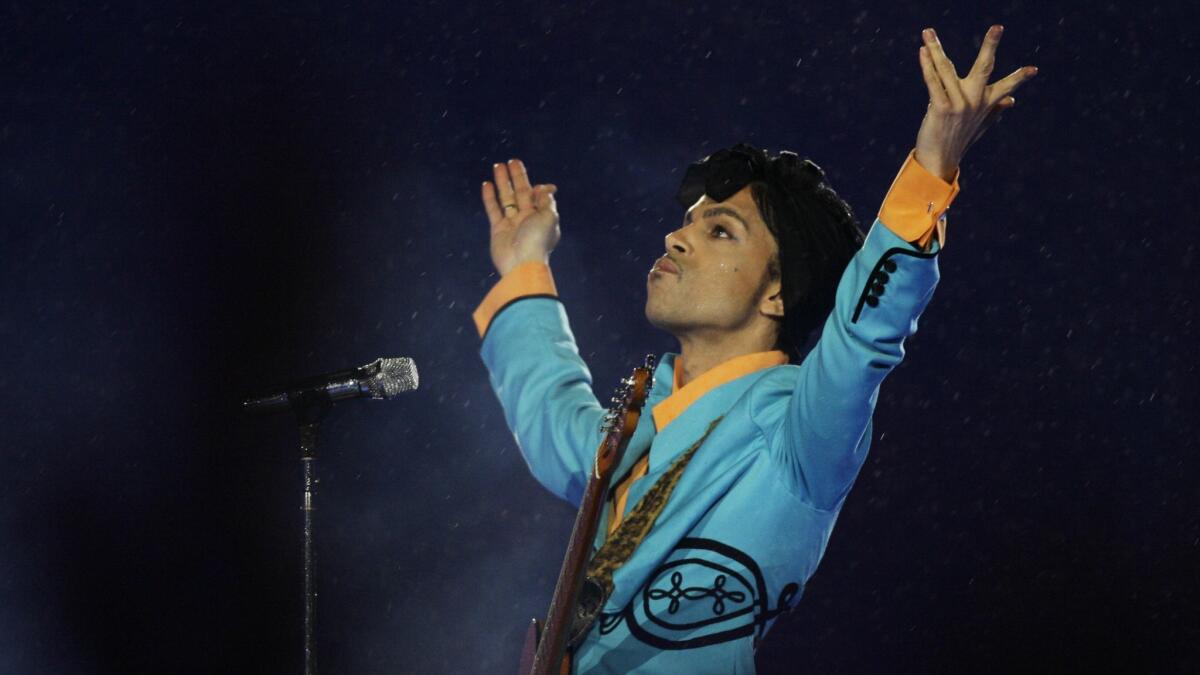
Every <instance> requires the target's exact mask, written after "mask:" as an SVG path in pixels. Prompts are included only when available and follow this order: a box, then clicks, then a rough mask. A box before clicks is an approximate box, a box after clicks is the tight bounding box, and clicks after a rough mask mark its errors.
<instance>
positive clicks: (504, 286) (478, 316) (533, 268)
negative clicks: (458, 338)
mask: <svg viewBox="0 0 1200 675" xmlns="http://www.w3.org/2000/svg"><path fill="white" fill-rule="evenodd" d="M527 295H554V296H557V295H558V289H556V288H555V287H554V277H553V276H552V275H551V274H550V266H549V265H547V264H546V263H542V262H537V261H536V260H535V261H531V262H526V263H521V264H520V265H517V266H516V267H514V268H512V269H511V270H509V271H508V274H505V275H504V276H503V277H500V281H497V282H496V285H495V286H492V290H490V291H488V294H487V295H486V296H484V298H483V302H481V303H479V307H477V308H476V309H475V312H474V313H472V314H471V318H472V319H474V320H475V329H476V330H478V331H479V337H481V338H482V337H483V335H484V333H487V329H488V326H489V325H491V323H492V319H493V318H494V317H495V316H496V312H499V311H500V310H501V309H502V308H503V307H504V306H505V305H507V304H508V303H510V302H512V301H513V300H516V299H517V298H523V297H525V296H527Z"/></svg>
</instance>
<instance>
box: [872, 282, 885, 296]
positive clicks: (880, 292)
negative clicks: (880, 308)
mask: <svg viewBox="0 0 1200 675" xmlns="http://www.w3.org/2000/svg"><path fill="white" fill-rule="evenodd" d="M871 292H872V293H874V294H875V295H883V284H875V285H874V286H872V287H871Z"/></svg>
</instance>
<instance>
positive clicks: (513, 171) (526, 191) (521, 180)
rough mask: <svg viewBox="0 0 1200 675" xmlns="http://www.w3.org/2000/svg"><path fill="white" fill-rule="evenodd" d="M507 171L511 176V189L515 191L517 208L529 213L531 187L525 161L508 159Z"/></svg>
mask: <svg viewBox="0 0 1200 675" xmlns="http://www.w3.org/2000/svg"><path fill="white" fill-rule="evenodd" d="M508 173H509V175H511V176H512V184H513V189H514V190H515V191H516V196H517V208H518V209H519V210H520V212H521V213H529V212H530V211H532V210H533V188H532V187H531V186H530V185H529V172H528V171H526V170H525V163H524V162H522V161H521V160H519V159H510V160H508Z"/></svg>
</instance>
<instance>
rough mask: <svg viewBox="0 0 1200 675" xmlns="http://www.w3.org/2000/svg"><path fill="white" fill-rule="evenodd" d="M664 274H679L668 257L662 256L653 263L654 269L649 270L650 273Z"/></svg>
mask: <svg viewBox="0 0 1200 675" xmlns="http://www.w3.org/2000/svg"><path fill="white" fill-rule="evenodd" d="M655 272H665V273H667V274H679V268H678V267H677V266H676V265H675V263H674V262H673V261H672V260H671V258H670V257H669V256H665V255H664V256H663V257H661V258H659V259H658V260H656V261H654V267H652V268H650V273H651V274H654V273H655Z"/></svg>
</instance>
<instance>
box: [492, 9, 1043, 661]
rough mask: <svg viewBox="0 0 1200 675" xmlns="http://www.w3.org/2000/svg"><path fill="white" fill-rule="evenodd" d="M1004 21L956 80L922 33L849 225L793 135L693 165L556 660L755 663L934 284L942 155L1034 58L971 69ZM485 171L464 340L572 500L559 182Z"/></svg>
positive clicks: (807, 565) (952, 168) (572, 396)
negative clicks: (915, 98)
mask: <svg viewBox="0 0 1200 675" xmlns="http://www.w3.org/2000/svg"><path fill="white" fill-rule="evenodd" d="M1001 30H1002V28H1001V27H999V26H993V27H992V28H991V29H990V30H989V31H988V33H987V35H986V37H985V39H984V41H983V45H982V47H981V49H980V51H979V55H978V57H977V59H976V61H975V64H974V67H973V68H972V69H971V72H970V73H969V74H968V75H967V77H966V78H963V79H960V78H959V77H958V75H957V73H956V72H955V70H954V66H953V64H952V63H951V62H950V60H949V59H948V58H947V57H946V55H945V53H944V52H943V51H942V48H941V45H940V42H939V41H938V40H937V36H936V35H935V34H934V32H933V31H932V30H931V29H927V30H926V31H924V32H923V36H922V37H923V41H924V43H925V44H924V46H922V47H921V49H920V52H919V61H920V65H921V71H922V73H923V75H924V79H925V83H926V85H927V87H928V89H929V95H930V104H929V108H928V111H927V113H926V116H925V118H924V120H923V122H922V124H921V128H920V130H919V132H918V134H917V141H916V146H915V147H914V149H913V151H912V152H910V153H909V156H908V158H907V160H906V161H905V162H904V165H903V167H902V168H901V169H900V172H899V174H898V175H897V176H896V179H895V181H894V182H893V184H892V186H891V189H890V190H889V191H888V194H887V196H886V198H885V199H884V202H883V206H882V208H881V209H880V211H879V216H878V218H877V219H876V220H875V222H874V224H873V226H872V227H871V229H870V231H869V232H868V234H867V235H866V237H865V240H864V239H863V237H862V234H861V231H860V230H859V229H858V226H857V224H856V222H855V220H854V218H853V216H852V214H851V213H850V211H849V208H848V207H846V205H845V203H844V202H843V201H842V200H841V199H840V198H838V197H837V195H836V194H835V193H834V192H833V190H832V189H831V188H830V187H829V185H828V183H827V182H826V181H825V180H824V175H823V173H822V172H821V170H820V169H819V168H818V167H817V166H816V165H815V164H812V163H811V162H808V161H799V159H798V158H797V157H796V156H795V155H794V154H792V153H782V154H781V155H780V156H778V157H774V158H769V157H767V155H766V154H765V153H763V152H761V151H759V150H757V149H755V148H752V147H751V146H748V145H744V144H739V145H737V146H734V147H733V148H732V149H728V150H722V151H720V152H718V153H714V154H713V155H711V156H710V157H708V158H706V159H705V160H703V161H701V162H697V163H695V164H693V165H692V167H691V168H690V169H689V171H688V175H687V178H685V181H684V185H683V187H682V188H681V190H680V199H681V201H682V202H683V203H684V205H685V207H688V206H690V208H688V209H687V213H686V216H685V218H684V222H683V224H682V226H681V227H680V228H679V229H677V230H675V231H674V232H671V233H670V234H668V235H667V237H666V252H665V254H664V255H663V256H662V257H661V258H659V259H658V261H657V262H656V263H655V265H654V267H653V269H652V270H651V271H650V273H649V276H648V278H647V299H646V317H647V318H648V319H649V320H650V322H651V323H652V324H654V325H655V326H657V327H659V328H662V329H663V330H666V331H668V332H670V333H671V334H672V335H674V336H675V337H676V338H677V339H678V340H679V344H680V350H679V352H678V353H668V354H666V355H664V356H663V357H662V358H661V360H660V361H659V363H658V366H657V368H656V370H655V378H654V387H653V389H652V391H651V395H650V398H649V400H648V401H647V404H646V410H647V411H648V412H649V413H650V414H645V415H643V416H642V419H641V422H640V423H639V425H638V427H637V429H636V432H635V433H634V435H633V438H632V440H631V441H630V444H629V448H628V450H627V452H626V456H625V458H624V460H623V462H622V465H621V466H620V467H618V468H617V471H616V473H615V480H614V486H613V489H612V490H611V491H610V495H609V497H610V498H609V499H608V501H607V502H606V511H605V514H604V516H603V518H604V520H603V521H602V523H601V528H600V532H599V533H598V535H597V537H596V541H595V545H594V549H593V560H592V563H591V567H590V568H589V574H591V575H593V576H595V577H597V578H599V579H601V580H602V585H603V586H604V587H605V590H606V591H607V592H608V596H607V598H606V601H605V602H604V605H603V608H602V609H601V613H600V614H599V616H598V619H597V620H596V621H595V623H594V624H593V625H592V626H591V629H590V630H589V632H588V633H587V634H586V636H585V637H584V638H583V639H582V641H581V642H580V643H579V644H578V646H577V647H576V648H575V649H574V651H573V655H572V656H571V665H572V668H573V671H574V672H576V673H631V672H637V673H752V672H754V660H753V656H754V651H755V650H756V649H757V647H758V645H759V643H760V641H761V640H762V638H763V636H764V635H765V634H766V632H767V631H768V629H769V628H770V626H771V625H772V624H773V622H774V620H775V618H776V617H777V616H778V615H779V613H781V612H783V611H786V610H787V609H789V608H790V607H791V606H793V605H794V603H795V602H796V601H797V600H798V599H799V597H800V594H801V593H802V591H803V588H804V584H805V582H806V581H807V580H808V578H809V577H810V576H811V575H812V573H813V572H814V571H815V569H816V567H817V563H818V562H819V561H820V559H821V556H822V554H823V553H824V550H825V545H826V543H827V541H828V538H829V535H830V533H831V531H832V529H833V525H834V522H835V521H836V519H837V515H838V513H839V511H840V510H841V508H842V505H843V504H844V502H845V498H846V495H847V493H848V492H849V490H850V488H851V486H852V484H853V482H854V480H855V477H856V476H857V474H858V471H859V469H860V467H861V466H862V463H863V460H864V459H865V456H866V453H867V450H868V447H869V445H870V441H871V434H872V413H873V411H874V407H875V402H876V400H877V398H878V393H879V385H880V383H881V382H882V380H883V379H884V377H886V375H887V374H888V373H889V372H891V370H892V369H893V368H895V366H896V365H897V364H899V362H900V361H901V359H902V358H903V356H904V348H903V342H904V339H905V338H906V337H907V336H909V335H912V334H913V333H915V332H916V330H917V320H918V318H919V316H920V314H921V312H922V311H923V310H924V308H925V306H926V305H927V303H928V302H929V300H930V298H931V296H932V293H933V290H934V287H935V286H936V285H937V282H938V278H939V272H938V265H937V255H938V253H940V250H941V247H942V245H943V244H944V242H945V223H946V221H945V215H944V214H945V211H946V209H947V208H948V207H949V205H950V202H951V201H952V200H953V199H954V197H955V195H956V194H957V193H958V180H957V179H958V173H959V172H958V167H959V162H960V160H961V158H962V157H963V155H964V153H965V152H966V150H967V148H968V146H969V145H970V144H971V143H973V142H974V140H975V139H977V138H978V137H979V135H980V134H982V132H983V130H984V129H985V128H986V127H987V126H988V124H989V123H990V122H991V121H993V120H994V119H995V118H996V116H997V115H998V113H999V112H1000V111H1002V110H1004V109H1007V108H1008V107H1011V106H1012V105H1013V104H1014V103H1015V100H1014V99H1013V97H1012V96H1011V93H1012V92H1013V91H1014V90H1015V89H1016V88H1017V87H1018V86H1019V85H1020V84H1021V83H1023V82H1024V81H1026V80H1028V79H1029V78H1030V77H1032V76H1033V75H1034V74H1035V73H1036V68H1032V67H1026V68H1021V69H1018V70H1017V71H1016V72H1014V73H1012V74H1011V75H1009V76H1008V77H1006V78H1004V79H1002V80H1000V81H998V82H996V83H994V84H992V85H988V83H987V80H988V76H989V74H990V73H991V70H992V64H993V58H994V54H995V50H996V46H997V44H998V42H999V39H1000V32H1001ZM494 178H495V183H494V184H493V183H491V182H485V183H484V184H483V189H482V197H483V203H484V207H485V210H486V211H487V215H488V218H489V220H490V222H491V255H492V260H493V262H494V264H495V266H496V269H497V270H498V271H499V273H500V274H501V280H500V281H499V282H498V283H497V284H496V286H495V287H493V288H492V290H491V291H490V292H489V293H488V294H487V296H486V297H485V298H484V300H483V302H482V303H481V304H480V306H479V308H478V309H477V310H476V311H475V313H474V320H475V323H476V327H477V329H478V331H479V334H480V336H481V338H482V340H483V342H482V348H481V354H482V357H483V360H484V363H485V364H486V365H487V368H488V371H489V377H490V380H491V383H492V386H493V388H494V389H495V391H496V394H497V396H498V398H499V400H500V403H501V405H502V407H503V409H504V414H505V418H506V420H507V422H508V425H509V427H510V428H511V429H512V431H513V433H514V435H515V437H516V440H517V443H518V445H519V447H520V450H521V453H522V456H523V457H524V458H525V460H526V462H527V463H528V465H529V468H530V470H531V471H532V473H533V475H534V476H535V477H536V478H537V480H538V481H539V482H541V483H542V484H543V485H544V486H545V487H547V488H548V489H549V490H551V491H552V492H554V493H555V494H557V495H559V496H560V497H562V498H564V499H566V500H567V501H569V502H571V503H572V504H578V502H579V500H580V498H581V496H582V493H583V489H584V487H585V486H586V483H587V477H588V471H589V469H590V467H591V464H592V458H593V456H594V453H595V450H596V447H597V445H598V444H599V442H600V439H601V435H602V432H601V418H602V417H603V415H604V412H605V410H604V408H603V407H602V406H601V405H600V404H599V403H598V402H597V400H596V398H595V396H594V395H593V393H592V388H591V384H592V382H591V375H590V373H589V371H588V369H587V367H586V365H585V364H584V363H583V361H582V360H581V359H580V357H579V353H578V350H577V349H576V346H575V342H574V338H573V336H572V334H571V331H570V328H569V326H568V323H567V318H566V314H565V312H564V310H563V307H562V305H561V303H560V302H559V301H558V298H557V293H556V291H555V287H554V281H553V278H552V275H551V273H550V268H549V259H550V253H551V251H553V249H554V247H555V245H556V244H557V242H558V240H559V236H560V231H559V227H558V213H557V208H556V205H555V201H554V197H553V194H554V192H555V191H556V188H555V187H554V186H553V185H537V186H533V185H531V184H530V181H529V177H528V173H527V171H526V169H525V167H524V165H523V164H522V163H521V162H520V161H519V160H515V159H514V160H511V161H510V162H509V163H508V164H507V165H504V164H497V165H495V166H494ZM831 307H832V310H830V308H831ZM818 329H819V333H817V335H819V340H817V341H816V343H815V345H814V346H813V347H812V348H811V350H810V351H809V352H808V353H807V355H804V354H802V353H801V350H800V347H801V346H802V345H804V344H806V339H807V338H808V336H809V335H810V334H811V333H812V332H813V331H814V330H818ZM801 359H802V360H801ZM789 361H791V362H792V363H790V364H789ZM797 363H798V365H797Z"/></svg>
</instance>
